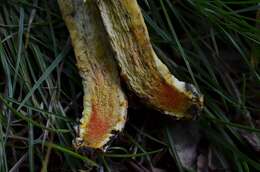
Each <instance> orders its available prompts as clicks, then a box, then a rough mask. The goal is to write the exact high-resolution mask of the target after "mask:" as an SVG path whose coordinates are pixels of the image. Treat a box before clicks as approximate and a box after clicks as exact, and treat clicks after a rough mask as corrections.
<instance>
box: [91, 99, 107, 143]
mask: <svg viewBox="0 0 260 172" xmlns="http://www.w3.org/2000/svg"><path fill="white" fill-rule="evenodd" d="M88 125H89V126H88V129H87V140H88V141H89V142H90V143H94V144H95V143H99V142H100V141H102V140H103V138H104V136H105V135H106V134H108V132H109V128H110V125H109V120H108V119H107V118H106V116H105V115H104V114H102V113H100V111H99V108H98V106H97V105H96V104H94V103H93V104H92V113H91V116H90V120H89V122H88Z"/></svg>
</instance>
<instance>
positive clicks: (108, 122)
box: [58, 0, 203, 148]
mask: <svg viewBox="0 0 260 172" xmlns="http://www.w3.org/2000/svg"><path fill="white" fill-rule="evenodd" d="M58 2H59V6H60V10H61V12H62V15H63V18H64V21H65V23H66V26H67V28H68V30H69V32H70V37H71V40H72V44H73V47H74V52H75V55H76V60H77V66H78V69H79V72H80V75H81V77H82V78H83V86H84V94H85V95H84V103H83V104H84V111H83V115H82V119H81V124H80V126H79V137H77V138H76V139H75V143H76V144H75V145H76V146H77V147H81V146H84V147H92V148H103V147H104V145H106V144H107V142H108V141H109V140H110V138H111V136H113V134H112V133H114V132H113V131H121V130H122V128H123V126H124V124H125V120H126V109H127V100H126V98H125V96H124V93H123V91H122V89H121V86H120V77H122V78H123V81H125V82H126V84H127V86H128V87H129V88H130V90H132V91H133V92H134V93H135V94H136V95H137V96H139V97H140V98H141V100H142V101H143V102H144V103H146V104H147V105H149V106H151V107H153V108H155V109H157V110H159V111H161V112H163V113H165V114H169V115H172V116H174V117H176V118H194V117H196V116H197V114H198V112H199V111H200V110H201V108H202V106H203V97H202V95H201V94H199V92H198V91H197V90H196V89H195V87H194V86H193V85H191V84H187V83H185V82H181V81H179V80H178V79H177V78H175V77H174V76H173V75H172V74H171V73H170V72H169V70H168V68H167V67H166V66H165V65H164V64H163V63H162V62H161V61H160V59H159V58H158V57H157V55H156V54H155V52H154V50H153V48H152V45H151V42H150V39H149V34H148V31H147V28H146V25H145V23H144V19H143V17H142V14H141V10H140V8H139V6H138V4H137V1H136V0H58ZM119 70H120V76H119V72H118V71H119Z"/></svg>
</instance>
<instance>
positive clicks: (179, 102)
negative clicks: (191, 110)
mask: <svg viewBox="0 0 260 172" xmlns="http://www.w3.org/2000/svg"><path fill="white" fill-rule="evenodd" d="M159 90H160V91H159V95H160V97H161V98H160V103H161V104H162V105H163V106H165V107H164V108H165V109H169V110H170V109H174V110H175V111H182V110H184V109H186V107H187V102H188V99H187V97H186V96H185V95H184V94H183V93H181V92H178V91H177V90H176V89H175V88H173V87H172V86H170V85H168V84H163V85H161V88H160V89H159Z"/></svg>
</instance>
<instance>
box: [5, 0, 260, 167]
mask: <svg viewBox="0 0 260 172" xmlns="http://www.w3.org/2000/svg"><path fill="white" fill-rule="evenodd" d="M139 3H140V5H141V7H142V9H143V10H142V12H143V15H144V18H145V21H146V24H147V26H148V29H149V33H150V37H151V40H152V43H153V46H154V49H155V50H156V52H157V54H158V55H159V56H160V58H161V59H162V61H163V62H165V64H166V65H167V66H168V67H169V69H170V70H171V71H172V73H174V74H175V75H176V76H177V77H178V78H179V79H181V80H184V81H187V82H190V83H193V84H194V85H196V87H198V88H199V90H200V91H201V92H202V93H203V94H204V98H205V108H204V110H203V112H202V113H201V115H200V117H199V119H198V120H197V121H196V122H194V121H192V122H188V121H186V122H184V126H185V125H187V126H190V125H193V124H194V123H196V128H197V129H198V131H199V135H200V137H199V138H200V141H199V143H198V145H197V153H198V155H203V156H204V157H207V158H209V159H210V158H212V157H214V163H213V165H215V166H216V168H218V169H230V170H231V171H239V172H240V171H241V172H242V171H245V172H247V171H260V160H259V154H260V148H259V147H260V145H259V143H258V145H257V143H256V144H255V145H253V144H250V143H249V141H250V140H249V139H252V138H253V136H256V138H257V139H259V133H260V129H259V128H258V127H260V124H259V121H260V118H259V114H260V91H259V90H260V68H259V60H260V27H259V25H260V18H256V13H257V11H258V13H260V6H259V3H260V1H259V0H247V1H243V0H236V1H235V0H233V1H232V0H215V1H207V0H183V1H178V0H176V1H173V0H140V1H139ZM82 96H83V92H82V87H81V78H80V77H79V74H78V72H77V68H76V66H75V58H74V54H73V49H72V47H71V45H70V40H69V35H68V32H67V30H66V27H65V25H64V23H63V21H62V18H61V15H60V13H59V9H58V6H57V4H56V1H37V0H10V1H3V0H2V1H0V171H1V172H6V171H9V170H10V171H17V170H18V169H19V170H20V171H31V172H33V171H42V172H44V171H75V172H76V171H78V170H79V169H85V170H91V169H93V170H94V171H98V170H103V169H104V170H105V171H115V169H118V170H119V169H121V171H124V170H125V171H127V169H128V170H129V169H132V170H130V171H134V170H133V169H134V167H135V169H139V171H144V169H147V170H150V171H151V169H153V168H155V167H156V168H160V169H165V170H167V171H174V170H175V171H196V162H194V165H193V166H192V167H190V168H187V167H186V166H185V165H184V164H183V163H182V161H181V159H180V157H179V154H178V147H176V141H177V140H176V139H175V135H178V133H174V131H176V130H175V125H178V123H180V122H178V121H174V119H171V118H170V117H166V116H165V115H163V114H160V113H159V112H156V111H153V110H149V109H147V108H146V107H145V106H141V107H136V106H134V105H133V106H130V107H129V113H128V118H129V120H128V122H127V125H126V128H125V130H124V132H123V133H121V134H120V135H119V136H118V138H117V139H115V140H114V142H113V143H112V144H111V146H110V147H109V149H108V151H107V152H106V153H102V152H98V151H92V150H89V149H86V150H78V151H77V150H74V149H73V147H72V142H71V141H72V139H73V138H74V137H75V132H74V129H73V126H74V125H76V124H77V122H78V119H79V118H80V116H81V111H82ZM257 121H258V124H257ZM182 123H183V122H182ZM184 128H185V127H184ZM243 133H246V134H248V135H250V137H249V139H248V138H247V139H245V137H244V135H243ZM257 146H258V150H257ZM209 154H210V156H208V155H209ZM198 155H197V156H198ZM212 159H213V158H212ZM210 160H211V159H210ZM212 161H213V160H212ZM209 168H213V167H212V166H209Z"/></svg>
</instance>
